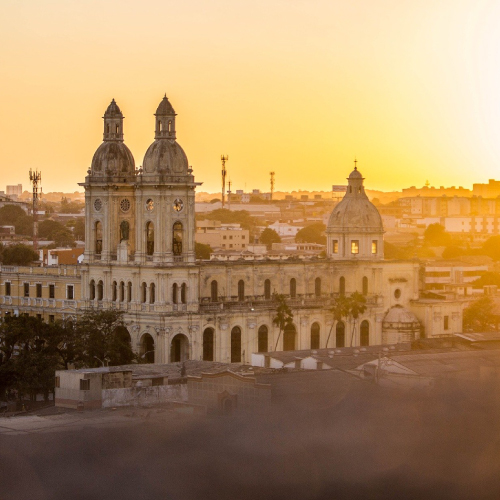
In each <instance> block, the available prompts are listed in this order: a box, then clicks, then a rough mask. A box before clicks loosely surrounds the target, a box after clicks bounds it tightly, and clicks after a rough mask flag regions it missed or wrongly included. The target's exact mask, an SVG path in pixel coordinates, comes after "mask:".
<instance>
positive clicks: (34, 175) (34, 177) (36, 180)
mask: <svg viewBox="0 0 500 500" xmlns="http://www.w3.org/2000/svg"><path fill="white" fill-rule="evenodd" d="M30 182H31V184H32V185H33V250H34V251H35V252H37V251H38V199H39V194H38V187H39V186H40V183H41V182H42V172H39V171H38V170H34V171H33V170H31V168H30ZM41 194H42V187H41V186H40V195H41Z"/></svg>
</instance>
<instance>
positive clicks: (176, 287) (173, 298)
mask: <svg viewBox="0 0 500 500" xmlns="http://www.w3.org/2000/svg"><path fill="white" fill-rule="evenodd" d="M178 288H179V287H178V286H177V283H174V284H173V285H172V303H174V304H177V289H178Z"/></svg>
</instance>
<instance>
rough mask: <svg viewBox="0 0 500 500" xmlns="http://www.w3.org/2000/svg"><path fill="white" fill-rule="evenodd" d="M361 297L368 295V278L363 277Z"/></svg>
mask: <svg viewBox="0 0 500 500" xmlns="http://www.w3.org/2000/svg"><path fill="white" fill-rule="evenodd" d="M363 295H368V278H367V277H366V276H363Z"/></svg>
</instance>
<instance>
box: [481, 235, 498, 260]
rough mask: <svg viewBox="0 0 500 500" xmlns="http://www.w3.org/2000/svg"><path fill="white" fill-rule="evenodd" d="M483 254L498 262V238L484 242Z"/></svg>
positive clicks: (493, 237) (494, 237)
mask: <svg viewBox="0 0 500 500" xmlns="http://www.w3.org/2000/svg"><path fill="white" fill-rule="evenodd" d="M483 253H484V255H487V256H488V257H491V258H492V259H493V260H500V236H492V237H491V238H488V239H487V240H486V241H485V242H484V245H483Z"/></svg>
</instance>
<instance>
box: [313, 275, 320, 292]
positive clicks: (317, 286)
mask: <svg viewBox="0 0 500 500" xmlns="http://www.w3.org/2000/svg"><path fill="white" fill-rule="evenodd" d="M314 295H316V297H321V278H316V279H315V280H314Z"/></svg>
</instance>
